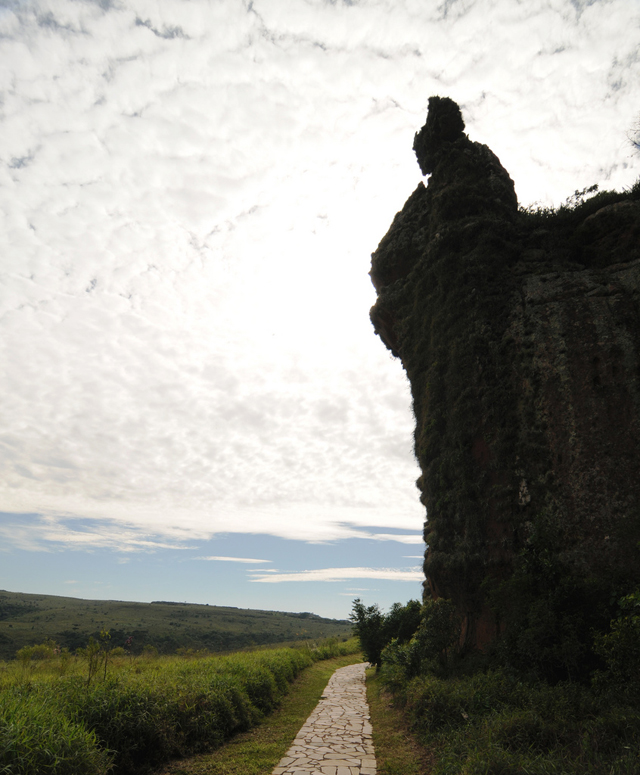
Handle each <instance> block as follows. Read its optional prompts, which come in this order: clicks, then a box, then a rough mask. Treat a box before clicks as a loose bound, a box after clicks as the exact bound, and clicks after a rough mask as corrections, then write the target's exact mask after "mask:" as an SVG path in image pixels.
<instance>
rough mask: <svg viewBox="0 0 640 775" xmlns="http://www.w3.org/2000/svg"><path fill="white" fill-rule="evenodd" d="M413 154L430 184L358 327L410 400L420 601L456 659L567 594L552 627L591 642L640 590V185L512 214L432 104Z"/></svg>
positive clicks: (453, 120) (459, 128)
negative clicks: (580, 616) (449, 622)
mask: <svg viewBox="0 0 640 775" xmlns="http://www.w3.org/2000/svg"><path fill="white" fill-rule="evenodd" d="M414 150H415V152H416V156H417V158H418V163H419V165H420V168H421V170H422V172H423V173H425V174H427V173H429V174H430V177H429V181H428V185H427V186H425V185H423V184H422V183H420V184H419V185H418V187H417V189H416V190H415V191H414V192H413V194H412V195H411V196H410V197H409V199H408V200H407V202H406V204H405V206H404V208H403V209H402V210H401V212H399V213H398V214H397V215H396V217H395V218H394V220H393V223H392V225H391V227H390V229H389V231H388V233H387V234H386V235H385V237H383V239H382V241H381V242H380V245H379V246H378V249H377V250H376V252H375V253H374V254H373V256H372V266H371V273H370V274H371V279H372V281H373V284H374V286H375V288H376V291H377V293H378V300H377V302H376V304H375V306H374V307H373V308H372V310H371V320H372V322H373V325H374V327H375V330H376V333H378V335H379V336H380V337H381V339H382V340H383V342H384V343H385V344H386V346H387V347H388V348H389V349H390V350H391V352H392V353H393V354H394V355H395V356H397V357H399V358H400V359H401V360H402V363H403V366H404V368H405V370H406V373H407V376H408V378H409V381H410V383H411V390H412V396H413V406H414V411H415V417H416V430H415V452H416V456H417V459H418V462H419V464H420V467H421V470H422V475H421V476H420V479H419V480H418V487H419V488H420V490H421V493H422V495H421V501H422V502H423V503H424V505H425V506H426V508H427V521H426V523H425V540H426V542H427V544H428V550H427V554H426V558H425V573H426V577H427V580H428V585H429V588H430V591H431V593H432V594H433V595H435V596H444V597H448V598H451V599H452V600H453V601H454V602H455V603H456V606H457V608H458V611H459V613H460V616H461V618H462V620H463V625H464V626H463V636H462V640H463V643H464V644H465V645H466V646H469V647H474V646H476V647H477V646H480V647H482V646H483V645H484V644H486V643H487V642H489V641H491V640H494V639H495V638H496V636H497V635H498V634H499V633H501V632H505V631H506V630H508V626H509V622H510V621H511V620H513V619H515V618H518V617H521V616H522V615H523V614H522V612H521V611H518V610H516V609H518V608H522V606H523V605H524V606H525V607H527V606H528V605H529V604H528V603H527V601H529V602H530V603H531V606H533V605H534V603H535V601H536V600H538V599H542V598H544V599H545V600H547V602H548V600H550V599H551V597H552V594H555V595H556V597H558V594H559V593H558V591H557V590H558V589H564V588H565V587H566V588H567V589H573V590H574V593H575V594H574V598H573V602H571V600H570V599H569V598H570V597H571V595H570V593H569V592H567V595H566V597H567V599H566V600H564V599H563V600H564V602H558V603H554V604H553V605H555V606H556V609H557V610H556V609H554V611H555V612H554V616H555V617H556V624H554V626H556V627H558V628H561V627H562V626H564V625H565V624H566V623H567V621H568V617H569V615H570V611H571V610H572V607H573V608H574V609H575V607H576V606H577V607H578V609H580V608H581V607H582V609H581V610H583V612H585V611H587V613H585V614H584V621H585V622H587V624H585V625H584V628H586V629H588V627H590V626H591V625H592V624H593V625H594V626H596V625H597V624H598V622H599V621H600V620H602V621H605V620H607V617H609V618H610V617H611V616H612V615H613V609H612V608H611V605H610V603H609V601H610V600H611V599H615V596H616V595H619V594H623V593H625V592H627V591H629V589H630V587H632V586H633V585H634V584H635V585H637V584H638V583H640V553H639V551H638V542H639V541H640V465H639V450H640V302H639V299H640V202H639V201H638V194H639V193H640V192H639V187H638V186H636V187H635V188H634V190H633V191H632V192H630V193H627V194H615V193H607V194H601V195H597V196H595V197H594V198H592V199H590V200H587V201H586V202H585V203H584V204H582V205H581V206H579V207H577V208H575V209H573V210H570V209H568V208H565V209H564V210H561V211H560V212H559V213H557V214H549V213H547V214H544V213H543V214H537V215H536V214H531V213H525V212H522V211H521V212H519V211H518V204H517V199H516V195H515V191H514V185H513V181H512V180H511V178H510V177H509V175H508V173H507V172H506V170H505V169H504V168H503V167H502V165H501V164H500V161H499V159H498V158H497V157H496V156H495V154H493V153H492V151H491V150H490V149H489V148H487V146H485V145H481V144H479V143H474V142H472V141H471V140H469V138H468V137H467V136H466V135H465V134H464V121H463V120H462V116H461V114H460V110H459V108H458V106H457V105H456V104H455V103H454V102H453V101H452V100H450V99H447V98H441V97H432V98H431V99H430V100H429V113H428V116H427V122H426V124H425V126H424V127H423V128H422V129H421V130H420V132H418V133H417V134H416V136H415V141H414ZM514 574H515V576H514ZM514 578H517V579H520V578H522V579H524V581H523V582H522V584H521V585H520V587H519V588H518V589H520V591H519V592H518V594H520V597H518V594H515V593H513V590H514V589H515V587H516V586H517V584H515V582H514ZM536 579H537V580H538V581H536ZM503 582H506V583H507V586H506V587H505V584H504V583H503ZM509 583H511V587H509ZM519 583H520V582H519V581H518V584H519ZM536 584H537V587H536ZM501 585H502V586H501ZM523 585H524V586H523ZM527 585H528V586H527ZM563 585H564V586H563ZM507 587H509V589H510V590H511V591H510V592H509V591H508V589H507ZM522 589H525V592H522V594H521V590H522ZM491 590H493V593H492V594H493V598H492V600H493V603H494V608H497V610H499V611H500V615H499V616H497V615H496V613H495V610H492V607H491V606H490V605H489V593H491ZM536 590H537V591H536ZM512 593H513V594H512ZM510 594H511V595H512V596H511V598H509V595H510ZM572 594H573V593H572ZM514 595H515V596H514ZM545 595H546V597H545ZM510 600H511V602H509V601H510ZM554 600H555V598H554ZM523 601H524V602H523ZM549 605H550V606H551V603H549ZM552 607H553V606H552ZM587 609H588V610H587ZM589 612H591V613H589ZM592 615H593V617H600V619H598V622H595V624H594V623H593V622H591V619H590V618H589V617H590V616H592ZM563 617H564V618H563ZM593 617H592V618H593ZM589 622H591V624H589ZM523 626H524V625H523ZM587 637H590V636H589V635H588V633H586V632H585V633H582V632H580V633H578V634H577V635H576V638H577V639H578V640H579V639H580V638H587Z"/></svg>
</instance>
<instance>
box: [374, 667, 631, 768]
mask: <svg viewBox="0 0 640 775" xmlns="http://www.w3.org/2000/svg"><path fill="white" fill-rule="evenodd" d="M383 679H384V668H383ZM394 688H395V691H396V696H397V699H398V701H399V702H400V703H401V704H402V705H403V706H404V709H405V715H406V720H407V723H409V724H410V725H411V728H412V730H413V732H414V733H415V734H416V736H417V738H418V740H419V741H420V743H421V744H422V745H424V746H425V747H427V748H428V749H429V750H430V751H431V753H432V755H433V766H432V768H431V770H428V771H429V772H430V773H432V774H433V775H637V773H638V772H640V712H639V711H638V709H637V707H632V706H631V705H624V704H619V703H618V701H617V699H616V697H615V696H613V695H612V694H609V695H605V694H597V693H595V692H594V691H592V690H591V689H589V688H588V687H586V686H582V685H580V684H577V683H568V682H567V683H560V684H557V685H556V686H549V685H547V684H544V683H532V682H528V681H524V680H521V679H518V678H517V677H516V676H514V675H511V674H507V673H504V672H501V671H493V672H486V673H478V674H476V675H473V676H470V677H453V678H448V679H440V678H436V677H434V676H431V675H424V676H420V677H418V678H415V679H413V680H412V681H410V682H408V683H406V684H405V685H404V686H403V685H402V684H401V683H400V682H398V681H397V676H396V679H395V680H394ZM399 772H400V770H398V773H399Z"/></svg>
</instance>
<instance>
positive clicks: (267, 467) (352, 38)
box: [0, 0, 640, 573]
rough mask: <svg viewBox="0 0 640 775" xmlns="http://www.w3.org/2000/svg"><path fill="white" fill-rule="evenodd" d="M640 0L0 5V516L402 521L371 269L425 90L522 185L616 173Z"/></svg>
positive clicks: (539, 192)
mask: <svg viewBox="0 0 640 775" xmlns="http://www.w3.org/2000/svg"><path fill="white" fill-rule="evenodd" d="M638 21H639V20H638V7H637V5H635V4H632V3H629V2H628V0H606V1H605V0H602V1H598V0H596V1H595V2H580V0H573V2H569V0H557V2H554V3H551V4H550V3H548V2H546V0H532V2H529V3H525V4H514V3H513V2H512V1H511V0H477V1H476V2H471V3H467V2H462V1H461V0H459V1H458V2H456V1H455V0H454V1H450V0H447V2H444V3H442V2H440V1H439V0H438V1H436V0H427V1H426V2H424V3H414V2H409V1H408V0H407V2H402V1H400V2H396V1H395V0H394V2H391V0H368V1H366V2H360V3H353V4H347V3H339V2H337V3H326V2H322V1H321V0H309V1H305V2H303V1H302V0H286V2H285V0H254V2H252V3H241V2H237V0H221V1H220V2H217V3H213V4H212V3H209V2H205V0H192V1H191V2H189V3H182V2H177V0H159V1H157V2H149V1H148V0H131V2H128V3H126V4H111V3H95V2H82V1H79V2H76V1H75V0H74V1H73V2H72V1H71V0H55V2H53V0H25V2H19V3H18V2H16V3H14V4H10V5H6V6H5V7H4V8H2V9H1V10H0V91H1V92H2V103H1V113H0V120H1V122H2V131H1V132H0V182H1V184H2V185H1V186H0V209H1V211H2V217H3V229H4V234H5V246H6V247H5V250H4V252H3V266H2V278H1V288H0V340H1V341H2V367H1V369H2V370H1V372H0V390H1V391H2V395H3V410H4V412H3V414H4V418H3V427H2V433H1V434H0V465H1V467H2V477H0V481H1V484H0V497H1V498H2V503H3V508H4V509H5V510H6V511H9V512H14V513H16V514H40V515H43V516H42V519H43V520H45V521H44V522H43V523H42V524H43V525H44V526H45V528H46V529H45V531H44V532H43V533H42V538H41V542H42V541H44V542H47V541H49V542H56V541H58V542H62V543H66V544H67V545H71V546H78V547H80V546H87V545H101V546H117V547H118V548H122V547H123V546H128V547H129V548H131V549H132V550H146V549H149V548H153V546H161V545H162V546H164V545H165V543H166V542H167V541H168V539H170V540H171V545H174V544H175V542H176V541H182V542H184V541H188V540H190V539H199V538H206V537H208V536H211V535H212V534H214V533H216V532H261V533H265V532H266V533H270V534H272V535H277V536H282V537H286V538H297V539H301V540H305V541H317V542H323V541H332V540H335V539H337V538H351V537H362V532H361V531H360V530H359V528H362V527H364V526H368V527H377V528H380V532H379V533H378V535H379V536H380V537H382V538H384V536H385V535H387V531H386V530H385V528H389V527H396V528H404V529H407V530H416V529H417V527H418V525H419V524H420V523H421V521H422V517H423V513H422V509H421V507H420V505H419V503H418V500H417V496H416V493H415V490H414V488H413V484H412V483H413V481H414V480H415V478H416V476H417V474H418V471H417V467H416V465H415V462H414V460H413V457H412V453H411V431H412V418H411V416H410V411H409V404H410V396H409V390H408V386H407V383H406V381H405V379H404V377H403V374H402V372H401V369H400V367H399V365H398V364H397V363H394V362H392V361H391V360H390V358H389V357H388V355H387V354H386V352H385V350H384V348H383V346H382V345H381V344H380V342H378V341H377V340H376V339H375V337H374V336H373V334H372V331H371V327H370V325H369V322H368V316H367V312H368V307H369V306H370V305H371V303H372V302H373V293H372V289H371V286H370V284H369V281H368V278H367V271H368V264H369V253H370V252H371V251H372V250H373V249H375V246H376V245H377V243H378V241H379V239H380V238H381V236H382V235H383V233H384V232H385V231H386V228H387V226H388V224H389V223H390V221H391V219H392V217H393V214H394V213H395V211H396V210H397V209H399V207H400V206H401V204H402V203H403V202H404V201H405V199H406V198H407V196H408V195H409V193H410V192H411V191H412V190H413V188H414V187H415V185H416V183H417V181H418V179H419V172H418V169H417V166H416V165H415V162H414V160H413V158H412V153H411V142H412V136H413V133H414V132H415V131H416V129H418V128H419V127H420V126H421V124H422V123H423V121H424V112H425V106H426V100H427V97H428V96H429V95H430V94H433V93H441V94H448V95H450V96H451V97H453V98H454V99H456V100H457V101H458V102H460V103H461V104H462V105H463V108H464V111H465V115H466V117H467V119H468V122H467V123H468V129H469V132H470V134H471V135H472V136H473V137H474V139H478V140H481V141H483V142H488V143H489V144H490V145H491V146H492V148H493V149H494V150H495V151H496V152H497V153H498V154H499V155H500V157H501V159H502V161H503V163H504V164H505V166H506V167H507V168H508V169H509V171H510V172H511V174H512V176H513V177H514V179H515V182H516V188H517V190H518V193H519V195H520V198H521V199H522V200H523V201H524V202H525V203H526V202H529V201H531V200H534V199H540V200H542V201H545V202H550V201H555V202H557V201H560V200H562V199H563V198H565V197H566V196H567V195H568V194H570V193H571V192H572V191H573V190H574V188H577V187H582V186H585V185H589V184H591V183H594V182H599V183H601V184H604V185H608V186H622V185H626V184H628V183H630V182H631V181H632V180H633V179H634V178H635V168H634V167H633V164H634V161H633V159H632V157H631V155H630V150H627V149H626V146H625V143H626V139H625V133H626V132H627V130H628V129H629V127H630V126H632V124H633V122H634V119H635V118H636V115H635V114H636V112H637V109H638V108H637V106H638V105H639V104H640V55H639V51H640V24H639V23H638ZM80 520H84V522H82V524H81V522H80ZM87 520H89V521H91V520H93V522H94V526H93V528H91V527H89V526H87V524H86V521H87ZM74 521H75V522H74ZM114 524H117V525H121V526H122V530H121V531H120V532H119V534H118V537H117V538H115V537H114V535H113V533H114V531H113V525H114ZM74 525H75V526H74ZM7 539H8V540H10V541H23V542H27V543H28V542H29V540H30V538H29V536H28V535H27V534H26V533H25V532H24V531H23V532H19V531H18V532H15V531H14V532H11V531H8V532H7ZM392 540H396V541H397V540H400V539H398V538H397V537H392ZM403 540H405V539H403ZM407 542H408V541H407ZM411 572H412V573H413V572H414V571H411ZM415 573H417V571H415Z"/></svg>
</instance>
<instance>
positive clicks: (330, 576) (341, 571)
mask: <svg viewBox="0 0 640 775" xmlns="http://www.w3.org/2000/svg"><path fill="white" fill-rule="evenodd" d="M346 579H384V580H385V581H421V580H423V579H424V574H423V572H422V570H421V569H419V568H411V569H406V568H318V569H316V570H305V571H298V572H296V571H290V572H287V573H278V574H273V575H272V576H266V575H262V574H261V573H259V572H257V571H256V572H255V574H254V575H253V578H252V579H251V581H257V582H261V583H266V584H279V583H281V582H284V581H345V580H346Z"/></svg>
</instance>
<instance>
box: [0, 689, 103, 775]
mask: <svg viewBox="0 0 640 775" xmlns="http://www.w3.org/2000/svg"><path fill="white" fill-rule="evenodd" d="M110 765H111V756H110V754H109V752H108V751H106V750H101V749H100V748H99V747H98V743H97V740H96V735H95V733H93V732H90V731H88V730H87V729H86V728H85V727H84V726H83V725H82V724H79V723H77V722H75V721H72V720H70V719H69V718H68V717H67V716H66V715H65V714H64V712H62V711H61V709H60V708H56V707H55V706H52V705H51V704H50V703H49V702H47V701H46V699H45V698H42V697H38V696H24V695H21V694H13V695H11V694H8V693H6V694H5V696H4V697H3V698H2V704H1V705H0V772H2V773H8V775H42V773H45V772H52V773H55V775H78V773H82V775H103V774H104V773H106V772H107V771H108V770H109V769H110Z"/></svg>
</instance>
